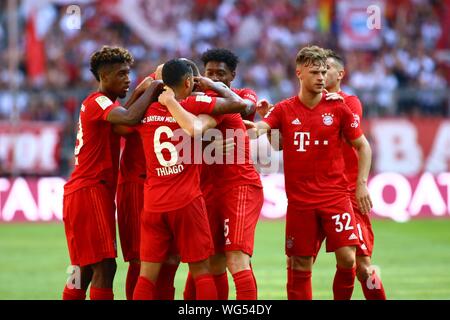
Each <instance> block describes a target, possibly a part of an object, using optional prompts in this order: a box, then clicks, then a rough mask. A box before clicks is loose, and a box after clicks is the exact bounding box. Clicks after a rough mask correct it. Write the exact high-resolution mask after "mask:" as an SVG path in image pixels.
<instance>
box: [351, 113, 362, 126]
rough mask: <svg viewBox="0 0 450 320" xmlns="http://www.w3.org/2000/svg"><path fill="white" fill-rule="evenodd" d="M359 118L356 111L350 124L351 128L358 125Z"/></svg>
mask: <svg viewBox="0 0 450 320" xmlns="http://www.w3.org/2000/svg"><path fill="white" fill-rule="evenodd" d="M360 121H361V119H360V118H359V115H357V114H356V113H354V114H353V122H352V124H351V125H350V126H351V127H352V128H355V129H356V128H358V127H359V123H360Z"/></svg>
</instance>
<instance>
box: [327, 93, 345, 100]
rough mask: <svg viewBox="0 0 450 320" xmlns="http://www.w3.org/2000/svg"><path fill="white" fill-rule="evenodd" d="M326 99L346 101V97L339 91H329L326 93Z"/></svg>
mask: <svg viewBox="0 0 450 320" xmlns="http://www.w3.org/2000/svg"><path fill="white" fill-rule="evenodd" d="M325 100H328V101H329V100H332V101H336V100H340V101H344V97H343V96H341V95H340V94H339V93H337V92H328V93H327V94H326V95H325Z"/></svg>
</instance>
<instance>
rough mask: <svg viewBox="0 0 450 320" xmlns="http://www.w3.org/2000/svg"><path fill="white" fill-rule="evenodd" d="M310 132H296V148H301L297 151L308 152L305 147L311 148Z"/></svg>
mask: <svg viewBox="0 0 450 320" xmlns="http://www.w3.org/2000/svg"><path fill="white" fill-rule="evenodd" d="M309 137H310V133H309V132H295V133H294V146H299V147H298V149H297V151H299V152H306V149H305V146H309Z"/></svg>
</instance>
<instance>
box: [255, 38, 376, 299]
mask: <svg viewBox="0 0 450 320" xmlns="http://www.w3.org/2000/svg"><path fill="white" fill-rule="evenodd" d="M296 65H297V67H296V74H297V77H298V79H299V81H300V91H299V94H298V95H297V96H294V97H292V98H289V99H286V100H284V101H281V102H279V103H278V104H276V105H275V107H274V108H273V110H272V111H271V112H269V113H268V114H267V115H266V117H265V118H264V120H263V121H260V122H258V123H256V124H251V123H248V126H249V127H250V128H251V127H253V128H255V129H256V133H257V134H258V135H260V134H263V133H264V132H269V131H270V130H273V129H279V130H280V131H281V134H282V136H283V159H284V173H285V183H286V194H287V198H288V209H287V214H286V243H285V245H286V247H285V249H286V255H287V256H288V257H290V259H288V283H287V289H288V299H312V286H311V273H312V267H313V261H314V256H315V255H316V252H317V243H318V242H319V241H320V240H321V238H322V234H325V236H326V239H327V240H326V249H327V252H334V253H335V255H336V262H337V266H336V267H337V271H336V275H335V278H334V283H333V293H334V298H335V299H350V298H351V295H352V292H353V286H354V280H355V251H356V247H357V246H358V245H359V239H358V236H357V233H358V231H357V227H356V221H355V216H354V213H353V209H352V205H351V202H350V198H349V196H348V192H347V186H348V181H347V180H346V176H345V174H344V173H345V163H344V158H343V152H342V148H343V144H344V143H345V141H344V139H343V137H344V138H345V139H346V140H348V141H350V142H351V143H352V145H353V146H354V147H355V149H356V150H357V152H358V157H359V161H358V163H359V169H358V178H357V187H356V200H357V202H358V207H359V208H360V210H361V212H362V213H363V214H367V213H368V212H369V211H370V208H371V207H372V203H371V200H370V196H369V193H368V190H367V177H368V174H369V170H370V163H371V149H370V145H369V143H368V142H367V140H366V138H365V137H364V135H363V133H362V131H361V128H360V125H359V120H358V119H355V118H354V117H353V114H352V113H351V112H350V110H349V109H348V107H347V106H346V105H345V104H344V103H343V102H341V101H327V100H326V96H325V94H324V91H323V89H324V85H325V78H326V73H327V67H326V53H325V51H324V50H323V49H321V48H319V47H316V46H312V47H305V48H303V49H302V50H300V51H299V53H298V54H297V58H296ZM342 136H343V137H342Z"/></svg>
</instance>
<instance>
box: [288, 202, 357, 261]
mask: <svg viewBox="0 0 450 320" xmlns="http://www.w3.org/2000/svg"><path fill="white" fill-rule="evenodd" d="M324 235H325V237H326V239H327V240H326V241H327V242H326V249H327V252H334V251H336V250H337V249H339V248H341V247H346V246H359V238H358V230H357V227H356V219H355V215H354V213H353V209H352V205H351V203H350V200H348V199H345V200H343V201H342V202H341V203H339V204H337V205H335V206H332V207H327V208H320V209H309V210H302V209H301V208H298V207H296V206H293V205H288V209H287V214H286V244H285V249H286V255H287V256H289V257H290V256H304V257H311V256H313V257H315V256H316V255H317V253H318V249H319V248H320V243H321V242H322V240H323V238H324Z"/></svg>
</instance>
